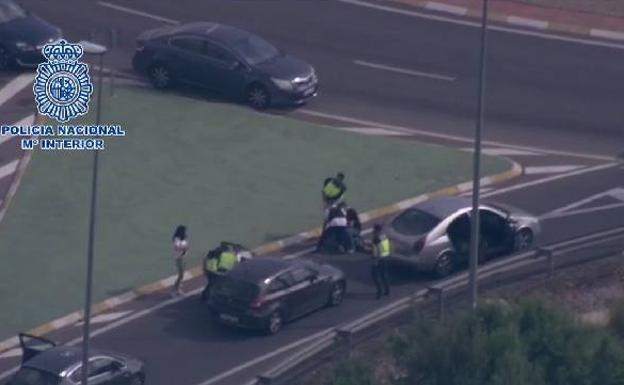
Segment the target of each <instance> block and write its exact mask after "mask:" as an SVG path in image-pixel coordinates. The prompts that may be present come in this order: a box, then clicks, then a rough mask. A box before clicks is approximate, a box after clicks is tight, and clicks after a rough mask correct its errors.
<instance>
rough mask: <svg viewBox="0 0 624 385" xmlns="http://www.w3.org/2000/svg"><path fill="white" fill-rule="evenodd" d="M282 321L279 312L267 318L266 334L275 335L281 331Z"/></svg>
mask: <svg viewBox="0 0 624 385" xmlns="http://www.w3.org/2000/svg"><path fill="white" fill-rule="evenodd" d="M283 323H284V319H283V318H282V314H281V313H280V312H279V311H276V312H273V313H272V314H271V316H270V317H269V324H268V325H267V332H268V333H269V334H277V333H278V332H279V331H280V330H282V325H283Z"/></svg>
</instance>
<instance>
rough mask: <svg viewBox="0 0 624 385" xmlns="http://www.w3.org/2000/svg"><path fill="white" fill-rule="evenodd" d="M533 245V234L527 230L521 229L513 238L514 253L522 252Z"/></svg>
mask: <svg viewBox="0 0 624 385" xmlns="http://www.w3.org/2000/svg"><path fill="white" fill-rule="evenodd" d="M532 245H533V232H532V231H531V230H529V229H522V230H520V231H518V232H517V233H516V236H515V237H514V251H523V250H527V249H529V248H530V247H531V246H532Z"/></svg>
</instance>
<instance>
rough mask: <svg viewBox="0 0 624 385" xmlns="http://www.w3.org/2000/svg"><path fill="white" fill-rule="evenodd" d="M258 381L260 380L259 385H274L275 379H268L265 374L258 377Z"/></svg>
mask: <svg viewBox="0 0 624 385" xmlns="http://www.w3.org/2000/svg"><path fill="white" fill-rule="evenodd" d="M256 379H257V380H258V384H259V385H272V384H273V377H268V376H265V375H263V374H261V375H259V376H256Z"/></svg>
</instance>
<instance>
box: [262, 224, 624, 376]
mask: <svg viewBox="0 0 624 385" xmlns="http://www.w3.org/2000/svg"><path fill="white" fill-rule="evenodd" d="M622 236H624V227H619V228H615V229H611V230H606V231H602V232H599V233H595V234H590V235H586V236H582V237H577V238H573V239H570V240H566V241H562V242H557V243H553V244H550V245H548V246H545V247H540V248H536V249H533V250H530V251H526V252H523V253H520V254H516V255H513V256H511V257H508V258H504V259H501V260H497V261H493V262H491V263H488V264H486V265H483V266H481V267H480V268H479V272H478V280H479V281H480V282H481V281H484V280H485V279H488V278H492V277H494V278H495V277H496V276H497V275H499V274H502V273H513V272H519V271H521V269H522V268H527V267H529V266H532V265H539V263H544V262H545V264H544V266H542V267H541V268H540V269H539V270H538V271H537V272H533V273H531V275H533V274H535V273H545V274H546V277H547V279H548V281H551V278H552V277H553V276H554V274H555V271H556V269H557V267H556V266H555V259H556V257H557V256H560V255H563V254H567V253H569V252H571V251H575V250H579V249H583V248H585V247H593V246H596V245H599V244H601V243H605V242H609V241H613V240H616V239H618V238H620V237H622ZM581 246H582V247H581ZM566 266H568V265H566V264H563V265H562V266H561V268H562V267H566ZM512 282H513V281H512ZM510 283H511V282H510ZM467 285H468V274H467V272H463V273H460V274H457V275H455V276H453V277H450V278H448V279H446V280H444V281H442V282H438V283H436V284H434V285H432V286H429V287H427V288H425V289H421V290H418V291H416V292H415V293H413V294H412V295H410V296H407V297H404V298H402V299H399V300H397V301H395V302H393V303H391V304H388V305H386V306H383V307H381V308H379V309H377V310H375V311H373V312H371V313H369V314H367V315H365V316H363V317H360V318H358V319H356V320H354V321H351V322H349V323H346V324H344V325H341V326H339V327H336V328H335V329H333V330H331V331H328V332H327V334H326V335H324V336H322V337H320V338H318V339H317V340H316V341H314V342H312V343H311V344H309V345H308V346H306V347H305V348H304V349H302V350H300V351H298V352H297V353H295V354H293V355H291V356H290V357H288V358H287V359H285V360H284V361H282V362H281V363H279V364H278V365H276V366H275V367H273V368H271V369H270V370H268V371H266V372H265V373H262V374H261V375H258V376H257V377H256V379H255V381H254V382H251V383H250V384H257V385H279V384H286V383H292V382H290V381H289V380H290V377H292V374H291V372H292V371H293V370H294V369H295V368H297V367H298V366H300V365H302V364H303V363H304V362H306V361H308V360H310V359H312V358H314V357H318V356H319V355H321V354H323V353H325V354H326V355H327V354H331V353H332V351H333V353H336V352H337V351H338V350H344V351H346V356H347V357H350V356H351V354H352V352H353V349H354V346H355V345H356V337H357V335H358V333H362V332H364V331H367V330H370V329H373V328H375V327H378V326H379V324H381V323H383V322H386V321H388V320H389V319H391V318H392V317H396V316H397V315H399V314H402V313H405V312H406V311H408V310H412V313H411V316H412V317H417V316H418V314H420V313H421V310H423V307H424V305H426V304H429V305H433V307H434V310H435V311H434V312H435V314H436V316H437V317H438V318H443V317H444V312H445V302H446V301H447V297H450V296H451V293H453V291H457V290H458V289H462V288H464V287H465V286H467ZM432 298H433V301H431V299H432ZM408 315H409V314H408Z"/></svg>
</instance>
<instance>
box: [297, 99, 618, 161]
mask: <svg viewBox="0 0 624 385" xmlns="http://www.w3.org/2000/svg"><path fill="white" fill-rule="evenodd" d="M297 112H298V113H302V114H305V115H309V116H314V117H321V118H326V119H332V120H339V121H342V122H346V123H349V124H353V125H361V126H371V127H372V126H375V127H380V128H384V129H387V130H393V131H396V132H402V133H404V134H407V135H420V136H426V137H430V138H437V139H444V140H450V141H455V142H460V143H470V144H472V143H474V139H473V138H469V137H465V136H459V135H451V134H440V133H438V132H433V131H426V130H421V129H417V128H410V127H404V126H397V125H391V124H384V123H379V122H373V121H370V120H365V119H359V118H353V117H349V116H344V115H338V114H329V113H325V112H320V111H314V110H308V109H305V108H302V109H299V110H297ZM482 144H483V145H486V146H492V147H506V148H513V149H518V150H523V151H529V152H537V153H542V154H552V155H562V156H571V157H576V158H585V159H593V160H602V161H607V162H612V161H614V160H615V157H611V156H604V155H597V154H586V153H580V152H572V151H558V150H551V149H544V148H538V147H528V146H520V145H515V144H507V143H501V142H495V141H490V140H484V141H483V142H482Z"/></svg>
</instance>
